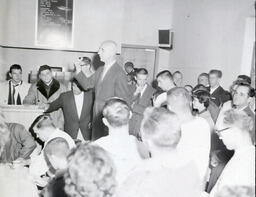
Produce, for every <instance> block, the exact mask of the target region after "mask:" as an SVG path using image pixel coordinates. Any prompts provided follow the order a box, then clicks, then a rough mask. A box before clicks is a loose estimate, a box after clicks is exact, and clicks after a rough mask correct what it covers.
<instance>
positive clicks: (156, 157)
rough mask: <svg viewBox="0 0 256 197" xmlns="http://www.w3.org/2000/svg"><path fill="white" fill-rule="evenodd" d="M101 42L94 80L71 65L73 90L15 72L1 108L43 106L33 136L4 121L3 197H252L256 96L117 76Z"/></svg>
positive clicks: (211, 83)
mask: <svg viewBox="0 0 256 197" xmlns="http://www.w3.org/2000/svg"><path fill="white" fill-rule="evenodd" d="M116 53H117V45H116V43H115V42H114V41H105V42H103V43H102V45H101V46H100V48H99V51H98V54H99V56H100V60H101V61H102V62H104V66H102V67H99V68H98V69H97V70H96V71H95V70H94V69H92V62H91V60H90V58H88V57H81V58H80V62H79V63H76V64H75V69H74V74H73V78H72V80H71V81H70V83H71V90H69V89H68V88H67V87H65V86H64V85H63V84H62V83H61V82H59V81H58V80H56V79H55V78H54V77H53V74H52V70H51V67H50V66H48V65H42V66H40V68H39V70H38V81H37V82H36V83H34V84H32V85H30V84H28V83H26V82H25V81H23V80H22V67H21V66H20V65H18V64H14V65H12V66H11V67H10V70H9V77H10V80H8V81H6V82H4V83H1V84H0V89H1V92H2V95H1V98H0V99H1V100H0V103H1V104H6V105H38V107H39V108H40V109H43V110H44V114H42V115H40V116H38V117H37V118H36V119H35V120H34V122H33V123H32V125H31V127H30V129H29V130H27V129H26V128H25V127H24V126H23V125H21V124H18V123H15V122H9V121H8V119H6V118H5V116H4V114H3V113H2V112H1V111H0V196H1V197H18V196H19V197H23V196H24V197H37V196H48V197H55V196H56V197H58V196H61V197H65V196H70V197H78V196H79V197H167V196H170V197H171V196H175V197H207V196H208V197H229V196H243V197H252V196H255V188H254V187H255V126H254V125H255V90H254V88H253V87H252V86H253V84H251V78H250V77H249V76H246V75H239V76H238V77H237V78H236V79H234V82H233V83H232V84H230V90H225V89H223V87H222V86H221V78H222V77H223V76H222V72H221V71H220V70H216V69H213V70H210V71H209V72H208V73H201V74H200V75H199V76H198V79H197V85H196V86H195V87H193V86H191V85H189V84H184V83H183V74H182V73H181V72H180V71H176V72H174V73H171V72H170V71H169V70H163V71H161V72H159V73H158V74H157V75H156V79H155V80H156V82H157V86H156V87H154V86H152V85H151V84H150V83H149V81H148V75H149V73H148V71H147V69H146V68H136V66H134V64H133V63H132V62H126V63H125V65H124V66H123V68H122V66H120V65H119V64H118V63H117V61H116V60H117V59H116Z"/></svg>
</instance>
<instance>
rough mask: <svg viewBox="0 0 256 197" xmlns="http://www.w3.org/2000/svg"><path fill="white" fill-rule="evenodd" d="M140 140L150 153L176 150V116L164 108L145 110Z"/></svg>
mask: <svg viewBox="0 0 256 197" xmlns="http://www.w3.org/2000/svg"><path fill="white" fill-rule="evenodd" d="M141 132H142V134H141V135H142V140H143V141H144V142H146V144H147V145H148V148H149V149H150V151H151V153H154V150H156V149H158V150H159V149H169V150H173V149H175V148H176V146H177V144H178V142H179V140H180V137H181V133H180V121H179V119H178V116H177V115H176V114H175V113H173V112H171V111H169V110H167V109H165V108H153V107H150V108H147V109H146V110H145V112H144V118H143V120H142V123H141Z"/></svg>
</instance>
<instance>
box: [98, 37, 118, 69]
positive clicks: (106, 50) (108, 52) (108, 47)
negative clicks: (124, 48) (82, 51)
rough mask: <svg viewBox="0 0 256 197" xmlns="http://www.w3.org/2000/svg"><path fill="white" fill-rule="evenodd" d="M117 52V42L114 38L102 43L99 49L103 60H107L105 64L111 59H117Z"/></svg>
mask: <svg viewBox="0 0 256 197" xmlns="http://www.w3.org/2000/svg"><path fill="white" fill-rule="evenodd" d="M116 53H117V44H116V43H115V42H114V41H112V40H107V41H104V42H103V43H102V44H101V46H100V49H99V51H98V54H99V56H100V60H101V61H102V62H105V64H108V63H110V62H111V61H114V60H115V59H116Z"/></svg>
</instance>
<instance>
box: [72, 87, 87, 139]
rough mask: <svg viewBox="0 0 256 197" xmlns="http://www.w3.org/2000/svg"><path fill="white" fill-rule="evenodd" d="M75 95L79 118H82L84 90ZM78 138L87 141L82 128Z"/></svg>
mask: <svg viewBox="0 0 256 197" xmlns="http://www.w3.org/2000/svg"><path fill="white" fill-rule="evenodd" d="M74 97H75V103H76V111H77V115H78V118H80V116H81V113H82V109H83V104H84V92H82V93H81V94H74ZM77 139H79V140H81V141H82V142H83V141H85V140H84V137H83V135H82V132H81V129H80V128H79V130H78V134H77Z"/></svg>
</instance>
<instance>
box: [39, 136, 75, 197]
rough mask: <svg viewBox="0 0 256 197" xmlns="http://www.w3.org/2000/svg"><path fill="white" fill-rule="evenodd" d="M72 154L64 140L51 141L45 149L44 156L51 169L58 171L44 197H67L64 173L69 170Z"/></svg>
mask: <svg viewBox="0 0 256 197" xmlns="http://www.w3.org/2000/svg"><path fill="white" fill-rule="evenodd" d="M69 152H70V148H69V145H68V143H67V141H66V140H65V139H64V138H61V137H57V138H53V139H51V140H50V141H49V142H48V143H47V144H46V146H45V148H44V155H45V158H46V160H47V161H48V164H49V166H50V167H52V168H54V170H55V171H56V172H55V174H54V177H53V178H52V179H51V181H50V182H49V184H48V185H47V187H46V188H45V190H44V191H43V193H44V196H54V197H58V196H59V197H65V196H67V194H66V193H65V191H64V187H65V180H64V173H65V171H66V168H67V162H68V161H67V156H68V154H69Z"/></svg>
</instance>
